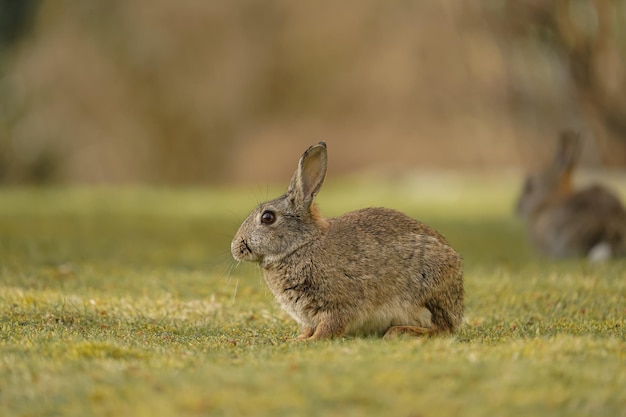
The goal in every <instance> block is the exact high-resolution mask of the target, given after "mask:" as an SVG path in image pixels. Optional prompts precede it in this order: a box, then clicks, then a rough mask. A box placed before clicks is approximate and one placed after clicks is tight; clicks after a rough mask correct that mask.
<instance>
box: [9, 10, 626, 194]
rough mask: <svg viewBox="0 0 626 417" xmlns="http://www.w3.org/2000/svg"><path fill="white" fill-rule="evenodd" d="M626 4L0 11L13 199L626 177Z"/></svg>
mask: <svg viewBox="0 0 626 417" xmlns="http://www.w3.org/2000/svg"><path fill="white" fill-rule="evenodd" d="M625 92H626V1H624V0H616V1H612V0H554V1H544V0H526V1H516V0H493V1H470V0H467V1H461V0H446V1H439V0H429V1H400V0H397V1H388V2H380V1H378V0H358V1H356V0H347V1H342V2H335V1H315V2H314V1H299V2H293V1H271V0H268V1H255V0H241V1H236V2H234V1H227V0H223V1H222V0H214V1H197V0H181V1H176V2H173V1H166V0H151V1H141V0H54V1H52V0H0V184H24V183H26V184H94V183H105V184H128V183H132V184H161V185H183V184H191V185H193V184H230V183H246V182H248V183H264V182H273V181H278V182H281V183H284V182H285V181H287V180H288V178H289V175H290V174H291V172H292V170H293V168H294V167H295V163H296V161H297V158H298V157H299V155H300V154H301V153H302V151H303V150H304V149H305V148H306V147H307V146H309V145H310V144H313V143H316V142H318V141H320V140H325V141H327V142H328V144H329V152H330V158H331V159H332V162H331V170H332V172H333V175H341V174H348V173H352V172H359V171H363V170H375V171H376V172H386V173H389V174H390V175H397V174H402V173H404V172H409V171H412V170H435V169H440V170H453V171H461V172H463V171H466V170H492V169H493V170H505V169H519V170H524V169H526V168H528V167H532V166H533V165H536V164H537V163H538V162H539V161H541V160H542V159H543V158H547V157H548V155H549V154H550V153H551V152H552V149H553V145H554V141H555V140H556V138H557V135H558V133H559V131H560V130H562V129H563V128H574V129H578V130H580V131H581V132H582V133H583V136H584V138H585V150H584V157H583V164H584V165H586V166H588V167H603V168H617V169H619V168H620V167H622V168H623V167H624V166H626V94H625Z"/></svg>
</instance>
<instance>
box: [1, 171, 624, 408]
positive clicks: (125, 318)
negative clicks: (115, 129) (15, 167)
mask: <svg viewBox="0 0 626 417" xmlns="http://www.w3.org/2000/svg"><path fill="white" fill-rule="evenodd" d="M510 185H511V183H510V182H507V181H506V180H496V179H493V178H492V179H490V180H487V179H486V178H474V179H472V178H469V179H467V178H466V179H464V180H462V181H461V180H458V179H456V180H450V179H447V180H446V179H444V180H437V181H435V178H418V179H414V180H402V181H396V182H394V183H393V185H392V183H383V182H381V183H377V184H367V183H366V182H354V181H353V182H342V181H332V180H329V181H328V184H327V185H326V187H325V189H323V190H322V192H321V194H320V196H319V203H320V205H321V207H322V211H323V213H324V214H326V215H328V216H330V215H337V214H340V213H342V212H345V211H349V210H352V209H356V208H360V207H364V206H371V205H373V206H377V205H384V206H388V207H394V208H398V209H401V210H403V211H405V212H407V213H408V214H410V215H412V216H414V217H416V218H419V219H421V220H422V221H425V222H426V223H429V224H431V225H432V226H434V227H436V228H438V229H439V230H440V231H441V232H442V233H443V234H444V235H446V237H447V238H448V240H449V241H450V242H451V243H452V245H453V246H454V247H455V248H457V250H458V251H459V252H460V253H461V254H462V255H463V257H464V262H465V280H466V281H465V282H466V294H467V295H466V300H467V301H466V323H465V324H464V325H463V327H462V329H461V330H460V332H459V333H458V334H457V335H455V336H453V337H443V338H425V339H399V340H389V341H388V340H381V339H376V338H342V339H338V340H332V341H323V342H317V343H303V342H295V341H292V340H291V339H292V338H293V337H294V336H295V335H296V334H297V332H298V330H299V329H298V328H297V326H296V324H295V323H294V322H292V321H291V320H290V319H289V318H288V316H287V315H286V314H284V313H283V312H282V311H281V310H280V309H279V308H278V306H277V305H276V304H275V302H274V300H273V298H272V296H271V294H270V293H269V291H268V290H267V289H266V287H265V284H264V283H263V280H262V277H261V273H260V271H259V270H258V269H257V268H256V267H255V266H254V265H247V264H241V265H239V266H236V265H235V263H234V262H233V261H232V260H231V258H230V253H229V245H230V239H231V237H232V235H233V234H234V232H235V231H236V229H237V227H238V226H239V223H240V222H241V221H242V220H243V218H244V217H245V215H247V213H248V212H249V210H251V209H252V208H253V206H254V205H255V204H256V203H257V202H258V201H260V200H263V199H264V198H266V197H272V196H275V195H277V194H278V193H279V192H281V191H282V190H281V189H275V188H271V189H267V190H266V189H263V190H262V191H261V192H259V190H258V189H238V190H217V189H184V190H170V189H146V188H120V189H114V188H92V189H80V188H71V189H23V188H18V189H1V190H0V311H1V314H0V326H1V328H0V415H2V416H7V417H9V416H59V415H63V416H139V417H141V416H150V417H152V416H157V417H160V416H168V417H169V416H196V415H198V416H201V415H211V416H251V415H254V416H263V415H267V416H291V415H298V416H305V415H310V416H318V415H319V416H322V415H324V416H342V417H344V416H362V415H363V416H365V415H367V416H373V415H385V416H403V417H417V416H424V417H427V416H445V415H449V416H478V415H491V416H531V415H532V416H537V415H546V416H548V415H549V416H620V415H621V416H624V415H626V388H625V387H626V340H625V339H626V338H625V326H626V319H625V316H626V261H624V260H619V261H612V262H610V263H607V264H602V265H589V264H588V263H587V262H585V261H573V260H572V261H564V262H548V261H545V260H541V259H539V258H537V257H535V256H534V254H533V253H532V252H531V251H530V250H529V249H528V248H527V246H526V243H525V241H524V238H523V230H522V227H521V225H520V224H519V223H518V222H517V221H516V220H515V219H514V218H513V217H512V214H511V210H512V204H513V198H514V192H515V189H513V188H511V186H510ZM623 191H624V190H623V189H622V195H624V192H623ZM407 196H408V197H407Z"/></svg>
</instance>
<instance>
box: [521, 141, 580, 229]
mask: <svg viewBox="0 0 626 417" xmlns="http://www.w3.org/2000/svg"><path fill="white" fill-rule="evenodd" d="M580 150H581V144H580V135H579V134H578V133H577V132H573V131H564V132H563V133H562V134H561V136H560V138H559V142H558V145H557V148H556V151H555V153H554V158H553V160H552V163H551V164H549V165H547V166H546V167H545V168H544V169H543V170H541V171H539V172H536V173H533V174H530V175H528V176H527V177H526V180H525V181H524V185H523V188H522V191H521V194H520V196H519V198H518V201H517V207H516V212H517V214H518V215H519V216H520V217H521V218H523V219H525V220H528V219H530V218H532V217H533V216H535V215H537V214H538V213H539V212H540V211H542V210H543V209H545V208H547V207H549V206H550V205H552V204H554V203H556V202H558V201H560V200H563V199H564V198H566V197H567V196H569V195H571V194H572V193H573V187H572V173H573V171H574V168H575V166H576V163H577V162H578V159H579V157H580Z"/></svg>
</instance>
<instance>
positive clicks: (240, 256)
mask: <svg viewBox="0 0 626 417" xmlns="http://www.w3.org/2000/svg"><path fill="white" fill-rule="evenodd" d="M230 252H231V254H232V255H233V258H235V259H236V260H238V261H241V260H244V259H245V258H246V257H248V256H250V255H252V249H251V248H250V246H248V243H247V242H246V239H245V238H243V237H241V238H236V239H235V240H233V243H232V244H231V247H230Z"/></svg>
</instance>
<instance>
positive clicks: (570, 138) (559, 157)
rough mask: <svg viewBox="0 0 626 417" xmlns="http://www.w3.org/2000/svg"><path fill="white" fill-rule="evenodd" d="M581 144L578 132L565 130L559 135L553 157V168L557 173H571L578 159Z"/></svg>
mask: <svg viewBox="0 0 626 417" xmlns="http://www.w3.org/2000/svg"><path fill="white" fill-rule="evenodd" d="M580 151H581V144H580V135H579V134H578V132H574V131H571V130H566V131H564V132H563V133H561V137H560V138H559V144H558V147H557V150H556V153H555V155H554V164H553V167H554V169H555V170H556V171H557V172H558V173H567V172H571V171H572V169H573V168H574V166H575V165H576V163H577V162H578V159H579V158H580Z"/></svg>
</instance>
